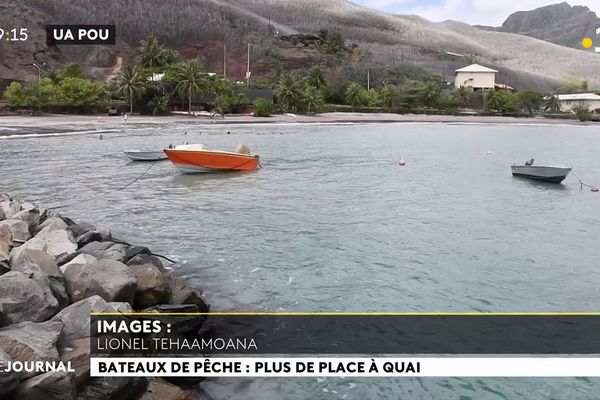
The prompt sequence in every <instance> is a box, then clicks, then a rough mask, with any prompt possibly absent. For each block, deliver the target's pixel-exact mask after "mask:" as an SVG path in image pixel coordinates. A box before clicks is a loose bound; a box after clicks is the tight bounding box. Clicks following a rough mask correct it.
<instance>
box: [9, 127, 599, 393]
mask: <svg viewBox="0 0 600 400" xmlns="http://www.w3.org/2000/svg"><path fill="white" fill-rule="evenodd" d="M159 128H160V129H158V128H157V127H152V129H150V128H143V129H128V131H127V132H120V133H116V134H104V140H102V141H99V140H98V139H97V137H96V136H95V135H90V136H83V135H82V136H70V137H52V138H35V139H22V140H5V141H0V146H1V150H0V151H1V152H2V157H1V158H0V169H1V171H2V174H1V175H0V186H1V188H2V190H6V191H9V192H11V193H15V194H18V195H20V196H23V197H25V198H28V199H38V200H40V201H41V202H42V203H43V204H45V205H56V204H64V203H70V202H73V201H75V203H74V204H73V205H71V206H69V207H67V208H66V209H65V210H64V212H65V214H66V215H69V216H72V217H73V218H75V219H81V220H86V221H90V222H93V223H97V224H99V225H103V226H107V227H110V228H112V229H113V231H114V232H115V233H116V234H117V235H118V236H120V237H124V238H128V239H130V240H131V241H135V242H137V243H140V244H144V245H148V246H150V247H152V248H153V249H154V250H155V251H156V252H158V253H162V254H166V255H168V256H170V257H173V258H176V259H178V260H180V262H179V263H178V264H176V265H175V266H174V272H175V273H177V274H179V275H182V276H185V277H188V278H191V279H193V280H194V281H196V282H197V283H198V284H200V285H202V286H203V287H204V288H205V289H206V295H207V297H208V298H209V300H210V301H211V302H212V304H213V307H214V309H217V310H218V309H235V310H292V311H311V310H352V311H373V310H379V311H411V310H416V311H420V310H421V311H470V310H483V311H566V310H574V311H592V310H593V311H597V310H598V300H597V298H598V290H597V288H598V284H599V283H600V268H599V266H600V255H599V254H598V251H597V247H598V246H597V237H598V233H599V230H598V226H600V224H599V222H600V207H598V204H599V203H598V202H599V201H600V195H599V194H597V193H591V192H590V191H588V190H583V191H581V190H579V184H578V183H577V181H576V180H575V178H574V177H573V176H569V177H568V178H567V179H566V180H565V181H564V182H563V184H562V185H552V184H544V183H540V182H534V181H529V180H521V179H515V178H513V177H512V176H511V173H510V165H511V164H513V163H514V162H519V160H523V159H528V158H530V157H532V156H535V158H536V162H539V164H540V165H541V164H546V163H548V164H550V163H558V164H567V165H571V164H573V165H574V166H575V169H576V171H577V174H578V175H579V176H581V177H583V178H585V180H586V182H587V181H589V182H590V183H598V182H600V160H599V159H598V156H597V155H598V153H599V150H600V137H599V136H598V135H597V134H596V132H595V128H587V127H572V126H571V127H562V126H552V127H544V126H481V125H477V126H472V125H441V124H440V125H425V124H414V125H411V124H381V125H377V124H372V125H342V126H329V125H288V126H277V131H278V132H279V131H281V132H282V133H283V134H282V135H271V134H269V135H258V134H256V133H259V132H261V130H262V131H265V130H267V129H270V130H273V129H274V127H272V126H269V127H268V128H265V127H264V126H262V127H261V126H233V125H232V126H227V127H224V126H217V127H215V126H210V125H202V126H200V125H199V126H198V127H197V129H196V128H195V127H193V126H191V125H190V124H186V125H185V126H177V125H173V124H169V125H165V126H162V127H159ZM227 130H230V131H231V132H232V134H231V135H226V134H224V132H226V131H227ZM184 131H188V135H186V138H185V141H189V142H190V143H192V142H203V143H204V144H205V145H206V146H207V147H210V148H224V149H230V148H233V147H234V146H235V145H236V144H238V143H246V144H248V145H249V146H250V148H251V149H252V150H253V152H256V153H258V154H260V156H261V162H262V164H263V166H264V168H263V169H262V170H259V171H256V172H246V173H218V174H214V175H206V174H205V175H182V174H180V173H178V172H177V171H176V170H175V169H173V168H172V167H171V164H170V163H169V162H161V163H157V164H155V165H154V166H153V167H152V168H151V169H150V170H149V171H147V172H146V173H145V175H144V177H143V178H142V179H140V180H139V181H137V182H135V184H132V185H131V186H128V187H126V188H125V189H123V190H115V189H118V188H120V187H123V186H125V185H127V184H128V183H130V182H131V181H132V180H134V179H135V178H137V177H139V176H140V175H141V174H143V173H144V172H145V170H146V169H147V168H148V165H149V164H146V163H131V162H129V161H128V160H127V159H126V158H125V156H124V155H123V153H122V152H123V150H124V149H131V148H137V147H140V148H141V147H144V148H158V149H161V148H163V147H164V146H165V143H174V144H178V143H180V142H182V141H183V139H182V138H183V136H182V134H183V132H184ZM199 131H202V135H199V134H197V133H196V132H199ZM488 151H491V154H488ZM401 155H402V156H403V157H404V159H405V160H406V162H407V165H406V166H404V167H400V166H398V165H397V161H398V160H399V159H400V157H401ZM204 387H205V390H206V391H207V392H208V393H209V394H210V396H211V397H212V398H215V399H226V398H231V397H238V398H239V397H243V398H261V399H264V398H266V399H271V398H272V399H278V398H284V397H285V398H292V399H305V398H314V399H338V398H339V399H342V398H345V399H366V398H411V399H412V398H415V399H416V398H427V399H442V398H462V399H498V398H507V399H514V398H523V397H525V398H528V399H546V398H578V399H592V398H597V393H598V392H600V382H599V381H598V380H596V379H592V380H588V379H586V380H582V379H553V380H545V379H403V380H395V379H378V380H367V379H362V380H358V379H356V380H355V379H352V380H351V379H327V380H324V379H321V380H318V379H317V380H313V379H297V380H281V379H279V380H275V379H260V380H259V379H252V380H251V379H244V380H240V379H238V380H231V379H221V380H212V381H210V382H207V383H206V384H205V385H204ZM525 393H526V394H525Z"/></svg>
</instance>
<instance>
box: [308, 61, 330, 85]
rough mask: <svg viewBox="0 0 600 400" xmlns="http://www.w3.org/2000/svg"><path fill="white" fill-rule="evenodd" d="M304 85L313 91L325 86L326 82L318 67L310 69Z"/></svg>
mask: <svg viewBox="0 0 600 400" xmlns="http://www.w3.org/2000/svg"><path fill="white" fill-rule="evenodd" d="M306 83H308V84H309V85H310V86H312V87H314V88H315V89H322V88H324V87H325V86H327V80H326V79H325V75H324V74H323V71H322V70H321V68H319V67H318V66H316V67H312V68H311V69H310V71H308V75H307V76H306Z"/></svg>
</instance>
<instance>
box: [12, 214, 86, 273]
mask: <svg viewBox="0 0 600 400" xmlns="http://www.w3.org/2000/svg"><path fill="white" fill-rule="evenodd" d="M51 220H58V221H60V222H62V224H65V223H64V221H62V220H60V219H56V218H54V217H52V218H50V219H48V220H46V222H45V223H47V222H48V221H51ZM45 223H44V224H45ZM44 224H42V225H44ZM42 225H40V226H42ZM59 225H60V223H59V222H56V223H51V222H50V223H48V224H47V225H46V227H44V228H42V229H41V230H40V231H39V232H38V233H37V234H36V235H35V236H34V237H33V238H31V239H30V240H28V241H27V242H26V243H25V244H23V245H22V246H19V247H18V248H15V249H13V250H12V252H11V261H12V260H13V259H14V257H18V256H19V253H20V252H21V251H23V250H24V249H25V248H28V249H35V250H42V251H45V252H46V253H48V254H49V255H50V256H51V257H53V258H54V260H55V261H56V262H57V263H58V265H61V264H64V263H65V262H67V261H69V260H70V259H71V258H73V257H75V255H76V254H77V243H76V242H75V238H74V237H73V234H72V233H71V232H70V231H68V230H67V229H66V228H65V229H62V228H61V227H60V226H59Z"/></svg>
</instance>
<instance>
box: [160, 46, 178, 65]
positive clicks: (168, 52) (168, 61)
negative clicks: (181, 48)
mask: <svg viewBox="0 0 600 400" xmlns="http://www.w3.org/2000/svg"><path fill="white" fill-rule="evenodd" d="M178 60H179V52H178V51H177V50H175V49H165V51H164V54H163V61H164V65H165V66H168V65H173V64H175V63H176V62H177V61H178Z"/></svg>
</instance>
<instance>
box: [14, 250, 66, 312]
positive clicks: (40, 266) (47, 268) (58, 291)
mask: <svg viewBox="0 0 600 400" xmlns="http://www.w3.org/2000/svg"><path fill="white" fill-rule="evenodd" d="M12 270H13V271H21V272H23V273H25V274H29V275H32V276H33V278H34V279H36V280H38V279H44V278H47V279H48V284H49V286H50V290H51V291H52V294H53V295H54V297H56V300H58V304H59V308H63V307H65V306H67V305H68V304H69V297H68V296H67V291H66V289H65V279H64V277H63V274H62V272H61V271H60V269H59V268H58V265H57V264H56V262H55V261H54V259H53V258H52V257H50V256H49V255H48V254H46V253H45V252H43V251H41V250H33V249H25V250H24V251H22V252H20V253H19V255H18V257H15V258H14V259H13V261H12Z"/></svg>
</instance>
